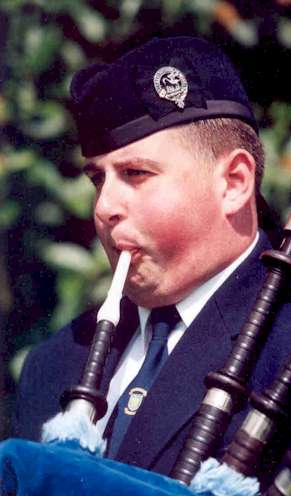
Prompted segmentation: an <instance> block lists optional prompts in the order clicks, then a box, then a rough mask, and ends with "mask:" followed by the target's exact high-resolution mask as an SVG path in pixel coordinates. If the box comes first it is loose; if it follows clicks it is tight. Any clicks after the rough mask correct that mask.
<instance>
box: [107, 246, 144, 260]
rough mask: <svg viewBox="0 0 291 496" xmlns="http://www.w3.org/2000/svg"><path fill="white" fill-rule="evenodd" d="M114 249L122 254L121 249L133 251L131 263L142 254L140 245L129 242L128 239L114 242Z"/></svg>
mask: <svg viewBox="0 0 291 496" xmlns="http://www.w3.org/2000/svg"><path fill="white" fill-rule="evenodd" d="M113 250H114V251H115V252H117V253H118V254H120V252H121V251H124V250H126V251H129V252H130V253H131V263H135V262H137V261H138V259H139V258H140V256H141V254H142V250H141V248H140V247H139V246H137V245H135V244H133V243H131V242H128V241H117V242H114V243H113Z"/></svg>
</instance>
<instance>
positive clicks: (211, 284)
mask: <svg viewBox="0 0 291 496" xmlns="http://www.w3.org/2000/svg"><path fill="white" fill-rule="evenodd" d="M258 239H259V233H258V232H257V234H256V237H255V239H254V240H253V242H252V243H251V244H250V246H248V248H247V249H246V250H245V251H244V252H243V253H242V254H241V255H240V256H239V257H238V258H236V259H235V260H234V262H232V263H231V264H230V265H229V266H228V267H226V268H225V269H223V270H222V271H220V272H219V273H218V274H215V276H213V277H211V279H208V281H206V282H204V283H203V284H201V286H199V287H198V288H195V289H193V291H191V293H190V294H189V295H188V296H186V298H184V299H183V300H181V301H179V303H177V305H176V308H177V311H178V313H179V315H180V317H181V320H182V321H183V323H184V325H185V326H186V327H189V325H190V324H191V323H192V322H193V320H194V319H195V317H197V315H198V313H199V312H200V311H201V310H202V308H203V307H204V305H205V304H206V303H207V301H208V300H209V299H210V298H211V296H212V295H213V294H214V293H215V291H216V290H217V289H218V288H219V287H220V286H222V284H223V283H224V281H226V279H227V278H228V277H229V276H230V275H231V274H232V273H233V272H234V271H235V269H236V268H237V267H238V266H239V265H240V264H241V263H242V262H243V261H244V260H245V259H246V258H247V257H248V256H249V255H250V253H251V252H252V251H253V249H254V247H255V246H256V244H257V242H258ZM150 312H151V311H150V310H149V309H148V308H144V307H138V314H139V322H140V332H141V337H142V340H143V342H145V341H146V324H147V320H148V318H149V315H150Z"/></svg>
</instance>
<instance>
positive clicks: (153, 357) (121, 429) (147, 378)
mask: <svg viewBox="0 0 291 496" xmlns="http://www.w3.org/2000/svg"><path fill="white" fill-rule="evenodd" d="M179 320H180V317H179V314H178V312H177V310H176V307H175V306H174V305H170V306H167V307H161V308H155V309H154V310H152V312H151V315H150V323H151V326H152V339H151V341H150V344H149V347H148V351H147V354H146V357H145V360H144V362H143V364H142V367H141V369H140V371H139V372H138V374H137V376H136V377H135V378H134V379H133V380H132V382H131V383H130V384H129V385H128V386H127V388H126V390H125V391H124V393H123V394H122V395H121V396H120V398H119V400H118V403H117V405H116V407H115V409H114V412H113V414H112V415H113V417H112V419H111V420H113V418H114V417H115V420H114V423H113V427H112V433H111V438H110V442H109V446H108V451H107V456H109V457H110V458H114V456H115V455H116V454H117V451H118V448H119V446H120V443H121V441H122V439H123V437H124V435H125V433H126V431H127V429H128V427H129V424H130V422H131V420H132V419H133V417H134V415H135V414H136V412H137V411H138V409H139V407H140V405H141V403H142V402H143V400H144V398H145V397H146V395H147V392H148V390H149V389H150V387H151V385H152V384H153V382H154V380H155V378H156V377H157V376H158V374H159V372H160V370H161V368H162V366H163V365H164V363H165V361H166V359H167V358H168V350H167V340H168V335H169V332H170V331H171V330H172V329H174V327H175V325H176V324H177V322H178V321H179ZM109 422H110V420H109Z"/></svg>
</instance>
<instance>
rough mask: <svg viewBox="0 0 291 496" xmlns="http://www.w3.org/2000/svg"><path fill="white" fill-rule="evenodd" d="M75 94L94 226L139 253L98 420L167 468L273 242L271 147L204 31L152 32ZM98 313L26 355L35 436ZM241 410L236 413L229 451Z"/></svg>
mask: <svg viewBox="0 0 291 496" xmlns="http://www.w3.org/2000/svg"><path fill="white" fill-rule="evenodd" d="M72 97H73V102H74V115H75V118H76V121H77V125H78V129H79V134H80V142H81V146H82V152H83V155H84V156H85V167H84V170H85V172H86V174H87V175H88V177H89V178H90V179H91V181H92V182H93V184H94V186H95V188H96V200H95V206H94V219H95V224H96V230H97V234H98V236H99V238H100V239H101V242H102V244H103V246H104V248H105V251H106V253H107V255H108V258H109V260H110V263H111V265H112V268H113V269H114V268H115V266H116V263H117V260H118V257H119V254H120V252H121V251H122V250H129V251H130V252H131V253H132V262H131V267H130V271H129V275H128V278H127V282H126V286H125V294H126V297H127V298H125V301H124V303H123V306H122V316H121V320H120V323H119V326H118V329H117V333H116V339H115V341H114V344H113V349H112V353H111V355H110V358H109V360H108V362H107V363H106V367H105V371H104V377H103V384H102V387H103V390H104V391H106V390H107V389H109V392H108V403H109V409H108V413H107V415H106V417H105V418H104V419H103V420H101V421H100V423H99V427H100V430H101V432H103V431H104V436H105V437H106V438H107V439H108V441H109V456H112V457H114V458H116V459H118V460H120V461H123V462H126V463H130V464H135V465H138V466H141V467H144V468H147V469H149V470H153V471H157V472H160V473H163V474H169V473H170V471H171V469H172V467H173V465H174V463H175V460H176V459H177V456H178V454H179V452H180V450H181V448H182V446H183V443H184V441H185V440H186V438H187V435H188V433H189V428H190V425H191V418H192V417H193V415H194V413H195V411H196V410H197V408H198V407H199V404H200V402H201V400H202V398H203V396H204V394H205V386H204V384H203V379H204V377H205V375H206V374H207V373H208V372H209V371H211V370H213V371H215V370H217V369H219V368H221V367H222V366H223V364H224V362H225V359H226V357H227V356H228V354H229V352H230V350H231V347H232V344H233V342H234V341H235V339H236V337H237V335H238V332H239V330H240V328H241V326H242V324H243V322H244V320H245V318H246V316H247V315H248V312H249V311H250V308H251V306H252V304H253V302H254V299H255V296H256V293H257V291H258V290H259V289H260V287H261V285H262V282H263V280H264V276H265V273H266V271H265V268H264V267H263V264H262V263H261V262H260V261H259V259H258V258H259V255H260V253H261V252H262V251H263V250H264V249H266V248H267V247H269V242H268V240H267V237H266V235H265V234H264V233H263V232H261V233H260V234H259V233H258V219H257V206H256V197H257V196H258V195H259V187H260V182H261V176H262V170H263V162H264V157H263V151H262V147H261V144H260V141H259V139H258V137H257V134H256V123H255V119H254V117H253V114H252V111H251V108H250V104H249V102H248V99H247V96H246V94H245V92H244V89H243V87H242V85H241V82H240V80H239V78H238V76H237V75H236V73H235V72H234V70H233V68H232V66H231V64H230V63H229V61H228V60H227V59H226V57H225V56H224V55H223V54H222V53H221V52H220V51H219V50H218V49H217V48H216V47H214V46H212V45H211V44H209V43H208V42H206V41H205V40H199V39H195V38H172V39H164V40H153V41H151V42H149V43H147V44H146V45H144V46H142V47H140V48H139V49H136V50H133V51H132V52H130V53H128V54H127V55H125V56H124V57H122V58H121V59H120V60H118V61H116V62H115V63H114V64H112V65H109V66H106V65H105V66H104V65H102V66H96V65H94V66H90V67H89V68H87V69H84V70H83V71H80V73H78V74H77V75H76V76H75V78H74V79H73V83H72ZM168 305H175V307H176V310H177V311H178V314H179V319H180V321H179V322H178V323H176V324H175V325H174V327H173V328H172V329H171V330H170V332H169V334H168V339H167V353H168V354H169V356H168V358H167V360H166V362H165V364H164V365H163V367H162V368H161V370H160V371H159V374H157V375H156V376H155V378H154V381H152V383H151V386H150V387H149V388H148V390H145V391H144V393H143V398H142V400H140V399H139V401H137V402H134V401H132V398H131V393H130V392H129V393H128V397H127V399H126V402H127V403H126V404H127V406H126V411H127V412H129V414H128V415H130V417H131V418H130V420H131V422H130V423H129V426H127V428H126V429H125V432H124V434H123V435H122V436H121V439H120V440H119V441H118V444H117V447H115V449H113V451H111V449H112V448H111V446H112V445H114V443H115V439H116V438H118V436H119V434H120V428H119V424H118V422H119V420H118V419H117V418H118V416H119V413H120V411H121V409H120V408H119V411H118V400H119V398H120V397H123V398H124V395H123V393H124V392H125V393H124V394H127V392H126V391H127V388H128V386H129V384H130V383H131V381H132V380H133V381H134V378H135V376H136V375H137V374H138V372H139V371H142V369H143V366H142V364H143V361H144V359H145V356H146V355H147V350H148V349H149V348H150V344H149V343H150V340H151V333H154V330H153V329H154V327H153V326H152V327H151V324H150V319H151V317H149V314H150V312H151V310H152V309H155V308H157V307H164V306H168ZM137 306H138V309H137ZM290 316H291V308H290V305H288V304H285V305H282V307H281V309H280V310H279V312H278V314H277V315H276V317H275V318H274V322H273V326H272V329H271V330H270V336H269V338H268V340H267V342H266V344H265V346H264V349H263V351H262V353H261V355H260V358H259V360H258V363H257V365H256V367H255V374H254V376H253V378H252V380H251V386H252V387H254V388H255V389H259V390H261V389H262V387H265V386H266V385H267V384H268V383H269V382H270V380H271V379H272V378H273V376H274V374H275V372H276V371H277V369H278V367H279V366H280V364H281V363H282V361H283V358H284V356H286V355H287V353H288V351H289V352H290V343H289V341H290V340H289V339H288V331H289V329H288V328H289V327H290V324H289V322H290ZM94 322H95V312H94V314H92V313H90V314H89V315H88V314H86V315H85V316H82V317H80V318H79V319H77V321H75V322H74V323H72V324H71V325H69V326H68V327H66V328H65V329H63V330H62V331H60V333H58V334H57V335H56V336H53V337H52V338H51V339H50V340H49V341H48V342H47V343H44V344H42V345H41V346H40V347H39V348H37V349H36V350H34V351H33V352H32V354H31V355H30V356H29V357H28V360H27V362H26V365H25V367H24V371H23V374H22V380H21V385H20V390H19V399H18V409H17V414H16V433H17V434H18V435H19V436H23V437H28V438H32V439H37V438H39V435H40V428H41V425H42V423H43V422H44V421H46V420H47V419H48V418H49V417H51V416H52V415H54V414H55V413H57V411H58V409H59V406H58V399H59V396H60V394H61V393H62V391H63V390H64V389H65V388H67V387H68V386H70V385H72V384H76V383H77V382H78V380H79V377H80V374H81V371H82V369H83V366H84V364H85V361H86V358H87V356H88V349H89V344H90V341H91V339H92V333H93V332H94V327H95V325H94ZM146 360H147V359H145V362H144V364H145V363H146ZM112 377H113V378H112ZM141 389H142V388H141ZM119 401H121V398H120V400H119ZM116 404H117V406H116ZM132 405H133V406H132ZM122 415H123V412H122ZM244 415H245V411H244V412H242V413H241V414H239V415H237V416H235V418H234V420H233V422H232V425H231V427H230V429H229V430H228V432H227V434H226V435H225V437H224V439H223V441H222V444H221V446H220V449H223V446H225V445H226V444H228V443H229V441H230V439H231V436H232V434H233V431H234V430H235V428H237V427H238V425H239V424H240V422H241V419H242V418H243V416H244ZM127 420H128V419H127ZM116 426H117V427H116ZM280 447H281V449H283V446H282V445H281V446H280ZM271 456H272V457H274V453H273V452H272V455H271Z"/></svg>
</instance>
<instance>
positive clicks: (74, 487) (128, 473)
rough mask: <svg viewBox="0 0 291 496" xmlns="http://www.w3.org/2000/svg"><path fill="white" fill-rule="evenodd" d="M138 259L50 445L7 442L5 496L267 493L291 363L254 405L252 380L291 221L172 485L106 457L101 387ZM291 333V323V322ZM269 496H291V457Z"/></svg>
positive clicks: (125, 263) (114, 293) (48, 430)
mask: <svg viewBox="0 0 291 496" xmlns="http://www.w3.org/2000/svg"><path fill="white" fill-rule="evenodd" d="M130 258H131V256H130V253H128V252H122V253H121V255H120V258H119V262H118V265H117V268H116V270H115V274H114V276H113V280H112V284H111V287H110V289H109V292H108V295H107V298H106V300H105V302H104V304H103V305H102V307H101V308H100V310H99V312H98V315H97V327H96V333H95V335H94V338H93V341H92V345H91V350H90V353H89V357H88V360H87V363H86V366H85V369H84V372H83V375H82V378H81V380H80V383H79V384H78V385H77V386H75V387H72V388H70V389H68V390H66V391H65V392H64V393H63V395H62V397H61V406H62V410H63V411H62V412H61V413H59V414H58V415H57V416H56V417H54V418H53V419H52V420H50V421H49V422H47V423H46V424H45V425H44V428H43V439H42V441H43V442H42V443H35V442H30V441H24V440H20V439H18V440H16V439H12V440H8V441H4V442H2V443H1V444H0V489H1V493H0V494H1V495H3V496H11V495H18V496H24V495H40V494H41V495H46V494H47V495H53V496H58V495H77V494H78V495H80V494H91V493H92V494H98V495H100V496H107V495H109V494H110V495H112V494H118V495H129V494H135V496H166V495H168V496H175V495H180V496H183V495H185V496H187V495H188V496H190V495H192V496H193V494H197V495H198V494H201V495H206V496H211V495H213V496H222V495H225V496H226V495H230V496H239V495H244V496H253V495H257V494H260V486H259V482H258V479H257V478H256V472H257V469H258V466H259V464H260V461H259V460H260V458H261V455H263V453H264V451H265V450H266V447H267V446H268V444H269V443H272V442H273V440H274V437H276V434H277V432H279V431H280V430H281V432H283V433H284V432H286V431H287V427H288V422H290V403H291V402H290V399H291V355H290V356H289V357H288V359H287V361H286V362H285V363H284V364H283V365H282V369H281V370H280V371H279V373H278V374H277V375H276V377H275V378H274V380H273V382H272V383H271V384H270V385H269V386H268V387H267V388H266V389H265V390H264V391H263V392H261V393H260V394H258V393H252V394H251V395H250V398H249V394H248V389H247V385H248V381H249V378H250V374H251V372H252V370H253V368H254V366H255V363H256V358H257V357H258V355H259V353H260V348H261V343H262V342H263V341H264V340H265V339H266V335H267V333H268V330H269V328H270V323H271V322H272V318H273V316H274V312H275V311H276V309H277V308H278V306H279V304H280V299H281V296H282V292H284V289H285V286H286V283H287V282H288V278H289V274H290V269H291V218H290V219H289V221H288V223H287V225H286V228H285V230H284V239H283V241H282V243H281V246H280V248H279V249H278V250H275V249H272V250H268V251H266V252H264V253H263V254H262V259H263V261H264V263H266V264H267V267H268V271H267V275H266V278H265V280H264V283H263V286H262V288H261V289H260V291H259V294H258V295H257V298H256V301H255V303H254V305H253V307H252V309H251V312H250V314H249V315H248V317H247V319H246V321H245V324H244V325H243V327H242V329H241V330H240V333H239V335H238V338H237V340H236V342H235V344H234V346H233V349H232V350H231V352H230V354H229V356H228V357H227V359H226V362H225V364H224V366H223V367H222V368H221V369H220V370H218V371H216V372H210V373H209V374H208V375H207V377H206V378H205V385H206V388H207V392H206V394H205V396H204V398H203V400H202V403H201V406H200V407H199V409H198V411H197V412H196V413H195V415H194V417H193V420H192V425H191V429H190V434H189V437H188V439H187V440H186V442H185V444H184V447H183V449H182V451H181V453H180V454H179V457H178V459H177V461H176V463H175V465H174V467H173V469H172V472H171V474H170V477H166V476H162V475H160V474H157V473H153V472H149V471H147V470H144V469H140V468H138V467H134V466H130V465H126V464H122V463H120V462H117V461H114V460H110V459H107V458H104V457H103V456H102V454H103V452H104V441H103V440H102V438H101V436H100V434H99V431H98V428H97V427H96V423H97V422H98V420H99V419H101V418H102V417H103V416H104V415H105V413H106V410H107V401H106V397H105V396H104V394H103V393H101V391H100V383H101V378H102V374H103V369H104V365H105V362H106V358H107V356H108V354H109V352H110V346H111V343H112V340H113V338H114V334H115V327H116V325H117V323H118V321H119V306H120V300H121V296H122V290H123V286H124V283H125V280H126V277H127V273H128V269H129V266H130ZM290 327H291V323H290ZM248 399H249V400H250V405H251V408H250V411H249V413H248V415H247V417H246V419H245V420H244V422H243V424H242V426H241V427H240V428H239V429H238V431H237V432H236V434H235V436H234V439H233V441H232V442H231V444H230V445H229V446H228V447H227V449H226V451H225V453H224V455H223V457H222V459H221V460H219V461H218V460H216V459H214V458H212V455H213V453H214V452H215V449H216V447H217V445H218V443H219V441H220V439H221V438H222V437H223V435H224V433H225V432H226V430H227V428H228V426H229V424H230V421H231V419H232V416H233V415H234V414H235V413H236V412H238V411H240V410H241V409H242V408H243V407H244V405H245V403H246V401H247V400H248ZM264 494H265V495H268V496H280V495H281V496H290V495H291V452H288V453H287V454H286V457H285V459H284V460H283V463H282V468H281V470H280V471H279V473H278V475H277V476H276V477H275V479H274V481H273V483H272V485H271V486H270V487H269V488H268V489H267V490H265V489H264Z"/></svg>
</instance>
